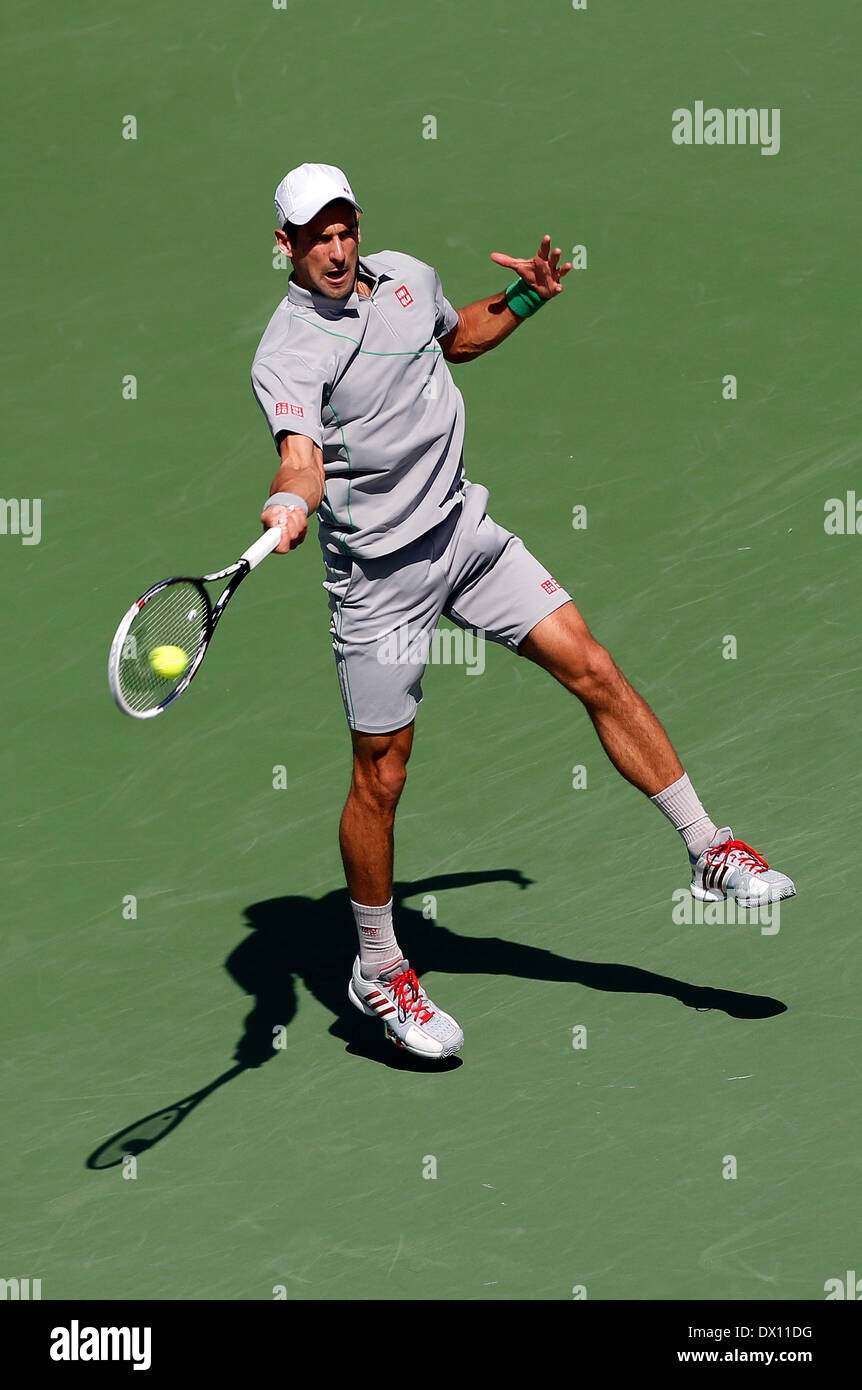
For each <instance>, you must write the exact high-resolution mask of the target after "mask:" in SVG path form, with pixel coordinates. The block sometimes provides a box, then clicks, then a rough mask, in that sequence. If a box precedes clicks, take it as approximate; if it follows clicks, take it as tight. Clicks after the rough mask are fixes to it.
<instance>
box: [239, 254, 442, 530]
mask: <svg viewBox="0 0 862 1390" xmlns="http://www.w3.org/2000/svg"><path fill="white" fill-rule="evenodd" d="M359 274H360V276H361V278H362V279H364V280H365V281H366V282H367V283H368V284H369V285H371V286H372V291H371V297H370V298H366V297H365V296H364V295H360V294H358V293H357V292H356V291H354V292H353V294H351V295H350V296H349V297H348V298H346V299H330V298H328V297H327V296H326V295H323V294H317V293H316V292H314V291H311V290H306V289H303V288H302V287H301V286H300V285H297V284H296V282H295V280H294V279H293V276H291V278H290V280H289V282H288V287H287V296H286V298H285V299H283V300H282V301H281V303H280V304H279V306H278V308H277V309H276V311H275V313H274V314H273V316H272V318H271V319H270V321H269V323H268V325H267V327H266V331H265V332H264V335H263V337H262V338H261V340H260V343H259V345H258V348H257V352H256V353H255V357H254V363H253V365H252V369H251V380H252V387H253V389H254V394H255V396H256V397H257V401H258V404H259V405H260V407H261V409H262V411H263V413H264V415H265V416H266V418H267V421H268V423H269V427H270V430H271V431H272V435H273V439H274V441H275V445H276V448H278V444H279V436H280V435H281V434H282V433H283V432H284V431H285V430H288V431H290V432H291V433H295V434H304V435H307V436H308V437H309V439H313V440H314V442H315V444H318V445H319V446H320V448H321V449H322V451H323V463H324V469H325V472H326V491H325V494H324V499H323V502H322V503H321V506H320V508H319V511H318V517H319V521H320V543H321V545H322V546H323V548H324V549H325V550H336V551H340V552H342V553H343V554H347V555H356V556H360V557H373V556H379V555H387V554H389V552H390V551H393V550H398V549H400V547H401V546H403V545H407V544H408V543H409V542H410V541H413V540H416V539H417V538H418V537H419V536H423V535H425V534H426V532H428V531H430V530H431V529H432V527H434V526H436V525H437V524H438V523H439V522H440V521H442V520H443V519H444V518H445V517H446V516H447V515H448V514H449V512H450V511H451V510H452V508H453V507H454V506H455V505H456V503H457V501H458V495H457V494H458V493H459V491H460V488H461V485H462V481H463V457H462V451H463V445H464V401H463V398H462V396H461V392H460V391H459V390H458V389H457V387H456V386H455V383H454V381H453V380H452V375H451V373H450V371H449V368H448V366H447V364H446V362H445V360H444V358H443V354H442V352H441V349H440V347H439V345H438V343H437V341H436V340H437V339H438V338H440V337H442V336H443V334H445V333H448V332H449V330H450V329H451V328H454V326H455V324H456V323H457V322H458V314H457V312H456V310H455V309H453V308H452V305H451V304H450V303H449V302H448V300H447V299H446V298H445V297H444V294H443V287H442V285H441V283H440V277H439V275H438V274H437V272H436V270H435V269H434V268H433V266H430V265H426V264H425V263H424V262H423V261H418V260H415V259H414V257H413V256H405V255H403V254H402V253H401V252H400V251H381V252H379V254H376V255H373V256H360V258H359Z"/></svg>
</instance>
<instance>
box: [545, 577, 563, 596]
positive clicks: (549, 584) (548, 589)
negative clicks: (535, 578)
mask: <svg viewBox="0 0 862 1390" xmlns="http://www.w3.org/2000/svg"><path fill="white" fill-rule="evenodd" d="M562 587H563V586H562V584H558V583H557V581H556V579H545V580H544V581H543V583H542V588H543V589H544V591H545V593H546V594H555V593H556V592H557V590H558V589H562Z"/></svg>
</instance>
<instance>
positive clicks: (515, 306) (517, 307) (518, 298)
mask: <svg viewBox="0 0 862 1390" xmlns="http://www.w3.org/2000/svg"><path fill="white" fill-rule="evenodd" d="M547 302H548V301H547V300H546V299H543V298H542V296H541V295H540V294H539V292H538V290H534V289H533V287H532V285H528V284H527V282H526V280H516V281H515V282H514V284H512V285H509V287H508V289H507V290H506V303H507V304H508V306H509V308H510V309H511V310H512V313H513V314H517V315H518V318H519V319H528V318H529V317H530V315H531V314H535V313H538V311H539V309H541V307H542V305H543V304H547Z"/></svg>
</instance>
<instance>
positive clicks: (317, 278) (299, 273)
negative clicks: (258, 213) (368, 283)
mask: <svg viewBox="0 0 862 1390" xmlns="http://www.w3.org/2000/svg"><path fill="white" fill-rule="evenodd" d="M275 239H276V241H277V242H278V244H279V246H281V248H282V250H283V251H284V252H285V253H286V255H287V256H289V257H290V259H291V260H292V261H293V273H294V276H295V277H296V283H297V284H298V285H301V286H302V288H303V289H305V290H315V291H316V292H317V293H318V294H325V295H326V296H327V297H328V298H329V299H346V298H347V296H348V295H349V294H352V293H353V289H354V286H355V283H356V269H357V266H358V263H359V218H358V216H357V212H356V209H355V208H354V207H352V206H351V205H350V203H345V202H344V201H342V200H339V201H338V202H334V203H327V205H326V207H325V208H321V209H320V212H319V213H318V214H317V216H316V217H313V218H312V219H311V221H310V222H308V223H307V224H306V225H305V226H304V227H298V228H297V231H296V241H295V242H293V241H291V240H290V237H289V236H288V235H287V233H286V232H281V231H277V232H276V234H275Z"/></svg>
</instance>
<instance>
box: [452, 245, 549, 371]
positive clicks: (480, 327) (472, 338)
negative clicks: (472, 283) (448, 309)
mask: <svg viewBox="0 0 862 1390" xmlns="http://www.w3.org/2000/svg"><path fill="white" fill-rule="evenodd" d="M560 255H561V252H560V248H559V247H556V248H555V250H554V251H551V238H550V237H549V236H545V237H542V244H541V246H540V247H539V250H538V253H537V254H536V255H535V256H534V257H533V258H532V260H529V261H526V260H518V259H517V258H516V257H513V256H505V255H503V253H502V252H501V251H493V252H492V253H491V260H492V261H496V263H497V265H504V266H506V267H507V268H508V269H509V270H514V271H516V272H517V274H518V276H519V279H518V280H517V281H516V282H515V284H514V285H511V286H510V287H509V289H507V290H504V291H503V292H502V293H501V294H495V295H491V297H490V298H489V299H479V300H477V301H476V303H475V304H468V305H466V307H465V308H463V309H459V310H458V322H457V323H456V324H455V326H454V327H453V328H450V330H449V332H448V333H445V334H444V335H443V337H442V338H440V339H438V341H439V343H440V347H441V348H442V351H443V356H444V357H445V358H446V361H447V362H472V360H473V358H474V357H481V355H482V353H483V352H488V351H489V350H490V349H491V348H494V347H496V346H497V344H498V343H502V341H503V339H504V338H508V336H509V334H510V333H513V332H514V331H515V329H516V328H517V327H518V324H519V323H523V321H524V319H525V318H529V317H530V316H531V315H532V314H534V313H536V312H537V310H538V309H540V308H541V307H542V305H543V304H545V303H547V301H548V300H549V299H553V298H554V296H555V295H558V294H561V293H562V289H563V286H562V283H561V282H562V279H563V276H564V275H568V273H569V271H570V270H571V268H572V263H571V261H568V262H567V263H566V264H565V265H560V264H559V260H560Z"/></svg>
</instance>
